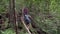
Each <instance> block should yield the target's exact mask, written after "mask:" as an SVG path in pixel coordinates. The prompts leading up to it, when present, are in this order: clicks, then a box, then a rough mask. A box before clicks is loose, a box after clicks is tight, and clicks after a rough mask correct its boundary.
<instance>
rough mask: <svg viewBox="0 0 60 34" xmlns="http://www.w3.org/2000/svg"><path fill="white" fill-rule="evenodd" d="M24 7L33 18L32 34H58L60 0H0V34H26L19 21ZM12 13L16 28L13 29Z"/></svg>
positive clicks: (59, 28) (59, 33) (59, 26)
mask: <svg viewBox="0 0 60 34" xmlns="http://www.w3.org/2000/svg"><path fill="white" fill-rule="evenodd" d="M14 2H15V3H14ZM24 7H27V8H28V11H29V15H31V17H32V18H33V19H32V23H31V26H32V27H31V28H30V30H31V32H32V34H60V0H14V1H11V0H0V34H28V32H27V30H26V29H25V27H24V25H23V24H22V22H21V20H20V16H21V13H22V10H23V8H24ZM14 9H15V10H14ZM14 11H15V12H16V14H17V18H16V19H17V24H18V27H15V26H16V24H15V23H14V19H15V18H14V16H13V15H14ZM9 15H10V17H9ZM9 18H10V19H9ZM1 20H2V22H1ZM15 28H17V31H15V30H16V29H15Z"/></svg>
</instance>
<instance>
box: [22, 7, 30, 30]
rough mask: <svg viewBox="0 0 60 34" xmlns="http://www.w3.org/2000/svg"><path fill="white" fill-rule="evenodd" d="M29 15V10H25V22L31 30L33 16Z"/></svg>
mask: <svg viewBox="0 0 60 34" xmlns="http://www.w3.org/2000/svg"><path fill="white" fill-rule="evenodd" d="M28 13H29V11H28V8H24V9H23V15H24V21H25V23H26V25H27V27H28V29H29V28H30V26H31V16H30V15H29V14H28Z"/></svg>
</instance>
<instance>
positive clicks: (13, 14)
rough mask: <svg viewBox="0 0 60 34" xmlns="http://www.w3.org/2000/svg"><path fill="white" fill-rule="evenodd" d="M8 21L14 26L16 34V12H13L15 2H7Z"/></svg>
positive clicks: (13, 0) (12, 0) (11, 0)
mask: <svg viewBox="0 0 60 34" xmlns="http://www.w3.org/2000/svg"><path fill="white" fill-rule="evenodd" d="M9 14H10V16H9V21H10V23H13V24H14V28H15V29H16V34H18V31H17V22H16V12H15V0H10V2H9Z"/></svg>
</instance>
